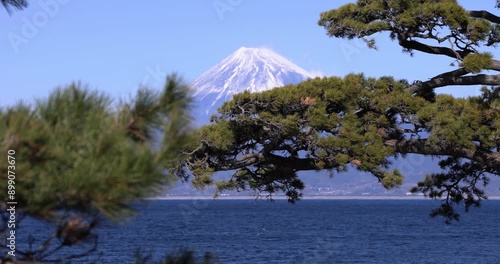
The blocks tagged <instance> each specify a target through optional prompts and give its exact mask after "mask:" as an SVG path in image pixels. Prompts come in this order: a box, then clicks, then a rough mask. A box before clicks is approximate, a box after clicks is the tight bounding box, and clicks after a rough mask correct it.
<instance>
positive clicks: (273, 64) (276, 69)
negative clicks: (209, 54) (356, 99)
mask: <svg viewBox="0 0 500 264" xmlns="http://www.w3.org/2000/svg"><path fill="white" fill-rule="evenodd" d="M316 76H317V75H315V74H313V73H310V72H308V71H306V70H304V69H302V68H300V67H299V66H297V65H295V64H293V63H292V62H290V61H289V60H287V59H286V58H284V57H282V56H281V55H279V54H277V53H275V52H274V51H272V50H269V49H265V48H246V47H242V48H239V49H238V50H236V51H235V52H234V53H233V54H232V55H230V56H229V57H227V58H225V59H224V60H223V61H222V62H220V63H219V64H217V65H215V66H213V67H212V68H211V69H209V70H208V71H206V72H205V73H203V74H202V75H201V76H200V77H199V78H197V79H196V80H195V81H194V82H193V83H192V84H191V86H192V87H193V88H194V89H195V92H194V96H195V97H197V98H198V100H200V101H203V100H204V99H205V101H206V100H207V99H209V100H210V102H206V103H207V104H208V105H206V106H207V107H208V108H212V107H213V106H214V105H216V104H218V103H220V102H219V101H221V100H222V101H227V100H230V99H231V98H232V96H233V95H234V94H236V93H240V92H243V91H244V90H248V91H250V92H259V91H264V90H269V89H272V88H275V87H281V86H284V85H287V84H297V83H299V82H301V81H304V80H307V79H309V78H314V77H316ZM207 96H208V97H207ZM207 112H208V110H207Z"/></svg>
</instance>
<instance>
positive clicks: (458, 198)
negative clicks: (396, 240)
mask: <svg viewBox="0 0 500 264" xmlns="http://www.w3.org/2000/svg"><path fill="white" fill-rule="evenodd" d="M499 22H500V18H499V17H498V16H496V15H494V14H492V13H490V12H488V11H485V10H473V11H467V10H465V9H464V8H463V7H462V6H460V5H459V4H458V3H457V1H455V0H440V1H436V0H400V1H389V0H358V1H357V2H356V3H350V4H346V5H344V6H341V7H339V8H337V9H334V10H330V11H327V12H323V13H322V14H321V16H320V20H319V25H320V26H322V27H323V28H324V29H325V30H326V32H327V34H328V35H329V36H331V37H338V38H347V39H353V38H363V39H365V40H366V43H367V44H368V46H369V47H371V48H376V44H377V43H376V40H375V39H373V38H372V39H370V38H369V37H370V36H372V35H373V34H375V33H378V32H388V33H389V35H390V38H392V39H393V40H395V41H397V42H398V44H399V45H400V46H401V47H402V50H403V51H404V52H407V53H409V54H410V55H411V54H413V53H414V52H424V53H428V54H434V55H442V56H447V57H449V58H450V61H451V62H452V63H454V65H455V66H454V67H455V69H453V70H452V71H447V72H443V73H439V74H437V75H436V76H434V77H431V78H430V79H429V80H426V81H415V82H414V83H412V84H410V83H408V81H406V80H395V79H394V78H392V77H387V76H385V77H380V78H368V77H365V76H364V75H363V74H351V75H348V76H345V77H344V78H338V77H329V78H316V79H312V80H308V81H305V82H303V83H300V84H298V85H288V86H285V87H282V88H276V89H274V90H270V91H266V92H261V93H257V94H251V93H248V92H244V93H242V94H238V95H235V96H234V97H233V99H232V100H231V101H230V102H227V103H225V104H224V105H223V106H222V107H221V108H220V109H219V114H218V115H217V116H215V117H213V121H214V122H213V123H212V124H211V125H208V126H205V127H203V128H201V129H199V131H197V136H198V137H199V140H200V142H201V144H200V145H198V146H196V147H194V148H192V149H187V150H186V152H187V153H190V157H189V159H187V160H186V161H185V162H184V165H185V168H187V169H188V170H189V171H191V172H192V173H193V174H194V178H193V182H194V183H195V184H196V185H197V186H200V187H203V186H206V185H208V184H213V183H214V182H213V180H212V178H211V176H212V174H213V173H214V172H216V171H233V170H234V171H235V173H234V175H233V177H232V178H231V179H229V180H227V181H219V182H217V183H216V186H217V190H218V192H220V191H223V190H234V189H236V190H241V189H253V190H256V191H257V192H264V193H271V194H272V193H275V192H281V191H282V192H284V193H285V194H286V195H287V196H288V198H289V201H291V202H295V201H296V200H297V199H299V198H300V197H301V196H302V193H301V190H302V189H303V188H304V184H303V182H302V181H301V180H300V179H299V178H298V177H297V172H299V171H308V170H309V171H311V170H312V171H319V170H328V171H330V172H331V173H335V172H344V171H346V170H347V169H348V168H350V167H354V168H356V169H357V170H360V171H366V172H370V173H371V174H373V175H374V176H375V177H376V178H377V179H378V180H379V181H380V183H381V184H382V185H383V186H384V187H385V188H395V187H398V186H400V185H401V183H402V181H403V178H404V175H402V174H401V173H400V172H399V171H398V170H392V171H390V170H388V167H389V165H390V159H391V158H404V157H405V155H407V154H419V155H424V156H431V157H440V158H442V160H441V161H439V165H440V166H441V168H442V169H443V171H442V172H441V173H435V174H430V175H427V176H426V177H425V179H423V180H422V182H420V183H419V184H418V186H415V188H414V189H413V190H412V191H414V192H423V193H424V194H426V195H427V196H428V197H431V198H442V199H443V203H442V206H441V207H440V208H438V209H436V210H434V211H433V212H432V215H433V216H436V215H442V216H445V217H446V220H447V221H448V222H449V221H450V220H453V219H458V217H459V214H458V213H457V212H456V211H455V210H454V205H455V204H463V205H465V208H466V209H469V208H470V207H471V206H479V205H480V202H481V200H483V199H486V198H487V197H486V195H485V193H484V191H483V190H482V187H483V185H486V184H488V183H489V181H490V178H491V177H494V176H495V175H496V176H498V175H500V153H499V150H500V87H498V85H500V75H495V74H493V75H491V74H486V73H485V71H490V72H498V71H500V62H499V61H497V60H496V59H495V58H494V56H493V54H491V53H488V52H485V51H482V50H484V49H486V48H492V47H495V46H496V45H497V44H498V42H499V41H500V31H499V25H498V23H499ZM432 41H433V42H434V43H435V45H433V44H430V43H431V42H432ZM388 74H389V73H388ZM451 85H459V86H470V85H483V86H484V87H483V88H482V95H480V96H475V97H470V98H466V99H463V98H454V97H452V96H449V95H436V93H435V90H436V89H438V88H440V87H446V86H451ZM299 153H300V155H299ZM436 162H438V161H436Z"/></svg>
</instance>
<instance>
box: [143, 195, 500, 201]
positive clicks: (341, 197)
mask: <svg viewBox="0 0 500 264" xmlns="http://www.w3.org/2000/svg"><path fill="white" fill-rule="evenodd" d="M255 199H257V198H256V197H255V196H219V197H217V198H214V197H213V196H212V195H210V196H201V195H200V196H195V195H192V196H189V195H186V196H180V195H175V196H174V195H172V196H162V197H151V198H147V199H146V200H255ZM259 199H266V197H265V196H262V197H260V198H259ZM273 199H274V200H286V199H287V197H286V196H281V195H280V196H273ZM301 199H302V200H431V199H430V198H427V197H424V196H419V195H403V196H382V195H381V196H369V195H352V196H348V195H338V196H332V195H324V196H323V195H318V196H305V197H303V198H301ZM488 200H500V196H490V197H488Z"/></svg>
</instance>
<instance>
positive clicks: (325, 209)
mask: <svg viewBox="0 0 500 264" xmlns="http://www.w3.org/2000/svg"><path fill="white" fill-rule="evenodd" d="M438 205H439V203H438V202H437V201H430V200H303V201H299V202H298V203H297V204H295V205H292V204H288V203H287V202H286V201H283V200H276V201H275V202H268V201H256V200H215V201H214V200H157V201H149V202H147V203H146V204H139V205H137V208H138V210H139V215H138V216H137V217H135V218H132V219H130V220H129V221H127V222H126V223H122V224H119V225H111V224H106V225H105V226H103V227H100V228H98V229H97V230H96V232H97V233H98V234H99V252H98V253H96V254H94V255H93V257H91V258H87V259H84V260H81V261H80V262H79V263H86V262H91V261H96V262H97V263H133V258H134V254H135V252H136V250H139V251H140V252H141V253H142V254H145V255H147V254H151V255H152V256H153V258H154V259H159V258H160V257H161V256H164V255H165V254H166V253H175V252H177V251H178V250H179V249H183V248H188V249H194V250H196V252H197V253H199V254H200V255H201V254H202V253H204V252H205V251H210V252H212V253H214V254H215V255H217V256H218V257H219V260H221V261H222V262H223V263H252V264H258V263H307V264H313V263H356V264H357V263H398V264H399V263H401V264H404V263H408V264H410V263H418V264H422V263H449V264H452V263H456V264H459V263H485V264H488V263H491V264H500V201H486V202H484V204H483V206H482V207H481V208H479V209H473V210H472V211H471V212H469V213H467V214H463V215H462V218H461V221H460V222H457V223H453V224H452V225H446V224H445V223H444V220H443V219H440V218H430V217H429V213H430V210H431V209H433V208H435V207H436V206H438ZM24 228H26V226H24ZM33 228H35V227H33ZM20 230H21V229H20ZM19 232H21V231H19ZM77 249H78V248H75V250H77ZM73 263H75V262H73Z"/></svg>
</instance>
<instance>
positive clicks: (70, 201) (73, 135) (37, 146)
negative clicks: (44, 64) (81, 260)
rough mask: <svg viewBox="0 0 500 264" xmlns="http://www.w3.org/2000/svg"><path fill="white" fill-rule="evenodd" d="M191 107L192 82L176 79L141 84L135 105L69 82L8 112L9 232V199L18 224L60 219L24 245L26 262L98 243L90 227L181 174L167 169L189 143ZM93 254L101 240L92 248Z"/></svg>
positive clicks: (0, 205)
mask: <svg viewBox="0 0 500 264" xmlns="http://www.w3.org/2000/svg"><path fill="white" fill-rule="evenodd" d="M190 106H191V98H190V95H189V89H188V86H187V85H185V84H184V83H183V81H182V80H181V79H180V78H178V77H177V76H175V75H170V76H168V77H167V80H166V84H165V86H164V88H163V91H162V92H161V93H160V92H157V91H155V90H151V89H148V88H144V87H143V88H140V89H139V90H138V92H137V94H136V95H135V96H134V97H133V98H132V99H131V100H129V101H121V102H116V101H113V100H111V98H110V97H109V96H107V95H105V94H103V93H100V92H97V91H91V90H89V89H88V88H87V87H84V86H83V85H81V84H80V83H72V84H70V85H68V86H67V87H64V88H59V89H56V90H55V91H54V92H53V93H51V94H50V96H49V97H48V99H44V100H37V101H36V103H35V104H34V105H27V104H23V103H20V104H18V105H15V106H13V107H7V108H4V109H2V110H1V111H0V160H1V161H2V162H0V178H1V181H0V189H2V190H7V189H8V185H13V186H14V187H15V193H12V194H8V193H7V191H3V192H0V213H1V215H2V222H1V223H2V225H1V226H0V227H1V228H2V229H1V231H3V232H4V234H5V236H4V238H6V237H8V232H9V230H10V228H8V220H9V211H8V210H7V209H8V208H9V207H10V204H9V202H16V204H15V208H16V217H17V219H18V220H21V218H22V217H24V216H29V217H34V218H37V219H40V220H42V221H47V222H50V223H55V224H56V225H57V228H56V231H55V232H54V235H53V236H52V237H51V238H49V239H48V240H47V241H46V242H44V243H42V245H40V247H38V248H37V247H35V249H30V250H26V249H23V250H24V251H21V249H19V250H17V252H24V254H22V255H23V257H24V259H25V260H31V261H42V260H43V261H47V260H50V258H51V257H52V255H53V253H54V252H57V251H58V250H59V249H60V248H62V247H63V246H71V245H74V244H78V243H83V242H86V241H94V242H95V243H96V242H97V237H96V235H95V234H94V233H93V232H92V230H93V228H94V227H95V226H96V224H97V223H98V221H99V220H100V219H102V218H103V217H106V218H108V219H111V220H113V221H118V220H120V219H123V218H124V217H127V216H130V215H131V214H132V213H133V212H134V211H133V209H132V207H131V203H132V202H134V201H138V200H141V199H144V198H148V197H152V196H155V195H156V194H159V193H160V191H161V190H162V188H163V187H164V186H165V185H166V184H169V183H171V182H173V181H174V180H175V179H176V178H175V175H173V174H172V173H170V172H169V168H173V167H175V164H176V163H178V162H179V161H178V159H179V158H180V157H182V155H181V153H180V152H179V149H180V148H181V147H183V146H184V145H185V144H187V143H189V142H190V136H189V133H190V132H189V122H190V117H189V109H190ZM160 133H163V136H161V137H160V136H159V135H160ZM9 156H10V157H9ZM8 160H11V161H14V162H13V163H10V164H9V163H8V162H7V161H8ZM8 175H15V179H13V180H14V182H10V183H9V181H8V179H10V178H8ZM2 241H3V243H6V242H5V240H2ZM54 241H58V242H54ZM4 246H5V244H4ZM93 250H95V244H94V247H90V248H89V251H88V252H87V253H89V252H92V251H93ZM83 255H85V254H83V253H82V254H81V256H83ZM7 257H8V255H7ZM18 259H22V258H18Z"/></svg>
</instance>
